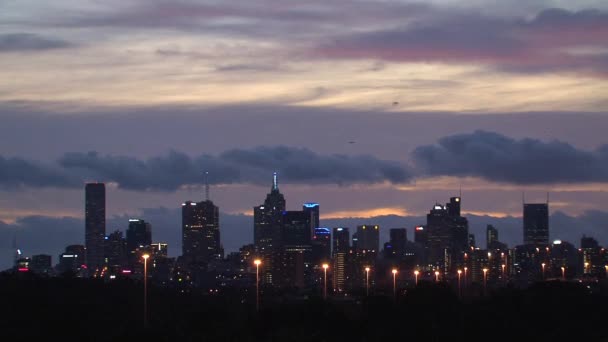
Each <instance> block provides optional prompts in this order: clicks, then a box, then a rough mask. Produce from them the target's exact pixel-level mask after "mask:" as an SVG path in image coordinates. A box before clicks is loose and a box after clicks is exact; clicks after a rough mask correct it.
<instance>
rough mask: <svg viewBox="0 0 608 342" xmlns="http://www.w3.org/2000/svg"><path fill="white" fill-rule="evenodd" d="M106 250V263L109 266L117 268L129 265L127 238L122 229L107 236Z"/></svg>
mask: <svg viewBox="0 0 608 342" xmlns="http://www.w3.org/2000/svg"><path fill="white" fill-rule="evenodd" d="M105 251H106V252H105V260H106V265H108V267H109V268H111V269H113V270H117V269H121V268H123V267H126V266H127V264H128V255H129V253H128V250H127V240H126V239H125V238H124V237H123V234H122V232H121V231H119V230H116V231H114V232H113V233H111V234H110V235H108V236H107V237H106V242H105Z"/></svg>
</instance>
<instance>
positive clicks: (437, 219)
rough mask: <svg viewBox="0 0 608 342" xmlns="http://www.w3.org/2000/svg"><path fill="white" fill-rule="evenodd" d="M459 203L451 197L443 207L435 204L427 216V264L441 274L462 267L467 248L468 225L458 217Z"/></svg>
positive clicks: (463, 219)
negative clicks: (437, 269) (434, 267)
mask: <svg viewBox="0 0 608 342" xmlns="http://www.w3.org/2000/svg"><path fill="white" fill-rule="evenodd" d="M461 202H462V200H461V198H460V197H452V198H450V202H449V203H447V204H446V205H445V207H444V206H442V205H440V204H435V205H434V206H433V209H431V211H430V212H429V214H428V215H427V224H426V227H425V228H426V230H427V232H428V244H427V246H428V252H429V255H428V256H429V262H430V263H431V264H433V265H435V266H438V267H441V269H442V270H443V272H451V271H452V268H454V267H458V266H460V265H462V264H463V262H464V252H465V251H466V250H467V249H468V246H469V223H468V221H467V219H466V218H465V217H462V216H460V206H461Z"/></svg>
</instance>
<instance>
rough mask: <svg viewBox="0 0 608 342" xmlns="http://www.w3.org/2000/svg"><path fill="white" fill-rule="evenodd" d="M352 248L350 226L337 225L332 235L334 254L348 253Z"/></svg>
mask: <svg viewBox="0 0 608 342" xmlns="http://www.w3.org/2000/svg"><path fill="white" fill-rule="evenodd" d="M349 249H350V233H349V231H348V228H345V227H336V228H334V230H333V236H332V255H334V256H335V255H336V253H348V250H349Z"/></svg>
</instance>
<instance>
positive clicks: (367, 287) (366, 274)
mask: <svg viewBox="0 0 608 342" xmlns="http://www.w3.org/2000/svg"><path fill="white" fill-rule="evenodd" d="M369 270H370V268H369V267H366V268H365V295H366V296H369Z"/></svg>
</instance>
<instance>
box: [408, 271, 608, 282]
mask: <svg viewBox="0 0 608 342" xmlns="http://www.w3.org/2000/svg"><path fill="white" fill-rule="evenodd" d="M606 270H608V266H606ZM607 272H608V271H607ZM418 274H420V272H419V271H418V270H415V271H414V277H415V278H416V286H418Z"/></svg>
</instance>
